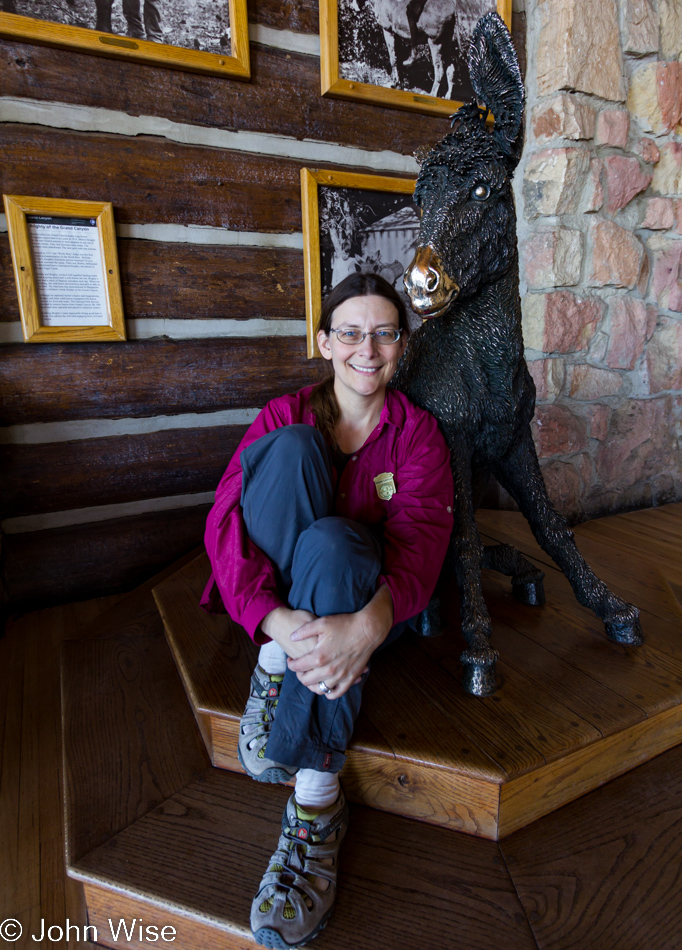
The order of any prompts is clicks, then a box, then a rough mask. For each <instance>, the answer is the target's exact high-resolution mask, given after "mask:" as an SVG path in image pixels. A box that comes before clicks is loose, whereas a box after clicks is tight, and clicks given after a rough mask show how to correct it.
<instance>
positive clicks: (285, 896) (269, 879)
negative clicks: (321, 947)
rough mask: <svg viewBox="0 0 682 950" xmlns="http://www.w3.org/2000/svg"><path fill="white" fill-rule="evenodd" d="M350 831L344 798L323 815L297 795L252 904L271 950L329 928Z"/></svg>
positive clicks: (256, 926) (257, 931)
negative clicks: (298, 800) (340, 860)
mask: <svg viewBox="0 0 682 950" xmlns="http://www.w3.org/2000/svg"><path fill="white" fill-rule="evenodd" d="M347 829H348V805H347V804H346V799H345V797H344V794H343V790H341V791H340V792H339V797H338V798H337V800H336V801H335V803H334V804H333V805H331V806H330V807H329V808H327V809H325V810H324V811H322V812H320V813H319V814H317V815H313V814H308V813H306V812H305V811H303V810H302V809H301V808H300V807H299V806H298V805H297V804H296V799H295V797H294V795H292V796H291V798H290V799H289V801H288V802H287V807H286V808H285V810H284V817H283V818H282V834H281V836H280V839H279V842H278V844H277V850H276V851H275V853H274V854H273V856H272V857H271V858H270V863H269V865H268V869H267V871H266V872H265V874H264V875H263V879H262V881H261V883H260V889H259V891H258V893H257V894H256V896H255V897H254V899H253V903H252V904H251V930H252V931H253V935H254V937H255V938H256V941H257V942H258V943H259V944H261V946H263V947H268V948H269V950H289V948H290V947H300V946H302V945H303V944H304V943H307V942H308V941H309V940H312V939H313V937H316V936H317V935H318V933H319V932H320V931H321V930H322V929H323V928H324V927H325V926H326V925H327V921H328V920H329V917H330V916H331V912H332V910H333V909H334V900H335V899H336V872H337V867H338V858H339V847H340V845H341V842H342V840H343V837H344V835H345V833H346V831H347Z"/></svg>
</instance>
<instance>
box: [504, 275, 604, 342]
mask: <svg viewBox="0 0 682 950" xmlns="http://www.w3.org/2000/svg"><path fill="white" fill-rule="evenodd" d="M605 310H606V304H605V303H604V301H603V300H601V299H600V298H599V297H576V295H575V294H572V293H571V292H570V291H569V290H557V291H555V292H554V293H550V294H527V295H526V296H525V297H524V299H523V301H522V313H523V318H522V323H523V339H524V342H525V344H526V346H527V347H529V348H530V349H533V350H539V351H540V352H541V353H576V352H579V351H581V350H585V349H587V347H588V346H589V343H590V341H591V339H592V337H593V336H594V334H595V332H596V329H597V326H598V325H599V323H600V321H601V319H602V318H603V316H604V313H605Z"/></svg>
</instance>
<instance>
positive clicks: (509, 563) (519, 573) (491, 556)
mask: <svg viewBox="0 0 682 950" xmlns="http://www.w3.org/2000/svg"><path fill="white" fill-rule="evenodd" d="M481 567H488V568H491V569H492V570H493V571H498V572H499V573H500V574H505V575H506V576H507V577H511V579H512V594H513V595H514V597H515V598H516V599H517V600H518V601H520V602H521V603H522V604H530V606H532V607H541V606H542V605H543V604H544V602H545V587H544V584H543V583H542V582H543V580H544V578H545V574H544V571H541V570H540V568H538V567H535V565H534V564H531V562H530V561H528V560H527V559H526V558H525V557H524V556H523V554H521V552H520V551H517V550H516V548H514V547H512V546H511V544H486V546H485V547H484V548H483V560H482V561H481Z"/></svg>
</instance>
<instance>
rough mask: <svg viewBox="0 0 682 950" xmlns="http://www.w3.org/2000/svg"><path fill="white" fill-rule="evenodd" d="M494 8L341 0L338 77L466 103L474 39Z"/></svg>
mask: <svg viewBox="0 0 682 950" xmlns="http://www.w3.org/2000/svg"><path fill="white" fill-rule="evenodd" d="M496 9H497V3H496V0H338V61H339V77H340V78H341V79H344V80H347V81H350V82H361V83H367V84H369V85H373V86H381V87H384V88H386V89H400V90H404V91H409V92H413V93H419V94H423V95H427V96H435V97H437V98H440V99H452V100H455V101H457V102H465V101H467V100H469V99H471V98H472V96H473V90H472V88H471V83H470V82H469V75H468V71H467V65H466V56H467V50H468V47H469V42H470V39H471V34H472V33H473V30H474V27H475V25H476V23H477V22H478V20H479V18H480V17H482V16H483V15H484V14H486V13H489V12H490V11H492V10H496Z"/></svg>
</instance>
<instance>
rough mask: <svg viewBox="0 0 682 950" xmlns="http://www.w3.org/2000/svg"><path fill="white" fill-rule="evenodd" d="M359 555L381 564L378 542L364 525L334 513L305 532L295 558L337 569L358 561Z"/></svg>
mask: <svg viewBox="0 0 682 950" xmlns="http://www.w3.org/2000/svg"><path fill="white" fill-rule="evenodd" d="M359 558H360V559H362V560H363V561H367V562H370V561H371V562H373V563H376V564H377V565H381V551H380V547H379V544H378V542H377V541H376V539H375V538H374V537H373V535H372V533H371V532H370V531H369V530H368V529H367V528H366V527H365V526H364V525H361V524H358V523H357V522H355V521H351V520H350V519H349V518H341V517H338V516H334V515H331V516H329V517H327V518H320V519H319V520H317V521H315V522H314V523H313V524H311V525H310V527H309V528H306V530H305V531H303V532H302V534H301V535H300V537H299V539H298V543H297V545H296V554H295V558H294V560H295V561H305V562H307V563H308V564H311V563H318V564H320V565H321V566H322V567H323V568H324V569H325V570H330V571H334V570H336V569H337V568H338V566H340V565H350V566H352V565H354V564H357V563H358V559H359Z"/></svg>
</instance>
